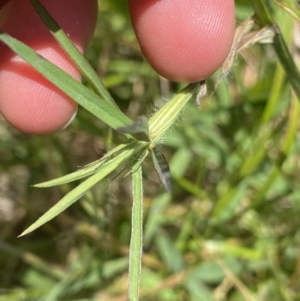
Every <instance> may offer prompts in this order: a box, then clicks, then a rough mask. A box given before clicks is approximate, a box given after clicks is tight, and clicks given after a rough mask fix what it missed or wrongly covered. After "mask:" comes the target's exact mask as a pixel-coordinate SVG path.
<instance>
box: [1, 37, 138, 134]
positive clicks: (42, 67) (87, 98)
mask: <svg viewBox="0 0 300 301" xmlns="http://www.w3.org/2000/svg"><path fill="white" fill-rule="evenodd" d="M0 41H2V42H3V43H5V44H6V45H7V46H8V47H10V48H11V49H12V50H13V51H14V52H15V53H17V54H18V55H19V56H20V57H21V58H23V59H24V60H25V61H26V62H27V63H29V64H30V65H31V66H32V67H33V68H34V69H36V70H37V71H38V72H40V73H41V74H42V75H43V76H44V77H45V78H47V79H48V80H49V81H50V82H51V83H53V84H54V85H55V86H56V87H58V88H59V89H60V90H62V91H63V92H64V93H65V94H67V95H68V96H69V97H71V98H72V99H73V100H74V101H76V102H77V103H78V104H80V105H81V106H82V107H84V108H85V109H86V110H88V111H89V112H90V113H92V114H93V115H95V116H96V117H98V118H99V119H100V120H102V121H103V122H104V123H106V124H107V125H109V126H110V127H112V128H113V129H117V128H120V127H124V126H126V125H129V124H131V123H132V120H130V118H128V117H127V116H126V115H124V114H123V113H122V112H121V111H120V110H118V109H117V108H116V107H115V106H114V105H113V104H112V103H111V102H108V101H103V99H101V98H100V97H99V96H98V95H97V94H95V93H94V92H92V91H91V90H89V89H88V88H87V87H85V86H84V85H82V84H81V83H80V82H78V81H77V80H75V79H74V78H73V77H72V76H70V75H69V74H68V73H66V72H65V71H63V70H62V69H60V68H59V67H57V66H56V65H54V64H52V63H51V62H49V61H48V60H47V59H45V58H43V57H42V56H41V55H39V54H38V53H36V52H35V51H34V50H32V49H31V48H29V47H28V46H26V45H25V44H23V43H22V42H20V41H18V40H17V39H15V38H13V37H11V36H9V35H8V34H5V33H1V32H0Z"/></svg>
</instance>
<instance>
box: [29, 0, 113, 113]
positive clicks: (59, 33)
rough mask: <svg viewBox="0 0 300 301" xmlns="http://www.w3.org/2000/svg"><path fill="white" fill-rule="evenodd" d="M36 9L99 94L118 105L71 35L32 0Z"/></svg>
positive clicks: (39, 4)
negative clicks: (70, 37)
mask: <svg viewBox="0 0 300 301" xmlns="http://www.w3.org/2000/svg"><path fill="white" fill-rule="evenodd" d="M30 2H31V4H32V6H33V7H34V9H35V11H36V12H37V14H38V15H39V17H40V18H41V19H42V21H43V22H44V24H45V25H46V26H47V28H48V29H49V31H50V32H51V34H52V35H53V36H54V38H55V39H56V41H57V42H58V43H59V44H60V46H61V47H62V48H63V49H64V50H65V52H66V54H67V55H69V57H70V58H71V59H72V61H73V62H74V63H75V64H76V66H77V67H78V68H79V70H80V71H81V73H82V75H84V77H85V78H86V79H87V80H88V81H89V83H90V84H91V85H92V86H93V87H94V89H95V91H97V94H99V95H101V96H102V97H103V98H104V100H106V101H110V102H112V103H113V104H114V105H115V106H116V107H117V105H116V104H115V102H114V100H113V99H112V97H111V96H110V94H109V92H108V90H107V89H106V88H105V87H104V85H103V83H102V82H101V79H100V78H99V76H98V74H97V72H95V70H94V69H93V68H92V67H91V65H90V64H89V62H88V61H87V60H86V58H85V57H84V56H83V55H82V54H81V52H80V51H79V50H78V49H77V47H76V46H75V45H74V44H73V42H72V41H71V40H70V39H69V37H68V36H67V35H66V34H65V33H64V31H63V30H62V29H61V28H60V27H59V25H58V24H57V22H56V21H55V20H54V19H53V18H52V16H51V15H50V14H49V13H48V11H47V10H46V9H45V7H44V6H43V5H42V4H41V3H40V2H39V1H38V0H30Z"/></svg>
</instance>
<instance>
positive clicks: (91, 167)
mask: <svg viewBox="0 0 300 301" xmlns="http://www.w3.org/2000/svg"><path fill="white" fill-rule="evenodd" d="M125 147H128V145H125V144H121V145H119V146H117V147H116V148H114V149H113V150H112V151H110V152H109V153H107V154H106V155H105V156H103V157H102V158H101V159H99V160H96V161H94V162H92V163H89V164H87V165H86V166H84V167H83V168H81V169H79V170H77V171H75V172H72V173H70V174H67V175H65V176H62V177H59V178H56V179H53V180H50V181H47V182H43V183H39V184H35V185H33V186H34V187H38V188H46V187H52V186H57V185H63V184H66V183H70V182H74V181H77V180H80V179H82V178H86V177H88V176H90V175H93V174H95V173H96V172H97V171H98V170H99V169H100V168H101V167H102V165H104V164H105V163H106V162H107V161H108V160H109V159H110V157H112V156H115V155H116V154H117V153H118V152H120V151H122V150H123V149H124V148H125Z"/></svg>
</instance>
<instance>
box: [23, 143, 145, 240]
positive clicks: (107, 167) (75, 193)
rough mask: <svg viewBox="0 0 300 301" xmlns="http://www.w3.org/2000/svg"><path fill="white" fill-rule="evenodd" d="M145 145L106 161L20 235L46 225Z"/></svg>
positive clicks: (139, 151)
mask: <svg viewBox="0 0 300 301" xmlns="http://www.w3.org/2000/svg"><path fill="white" fill-rule="evenodd" d="M144 148H145V146H144V145H143V144H139V146H138V147H137V148H130V149H127V150H125V151H124V152H122V153H121V154H119V155H118V156H116V157H113V158H112V159H110V160H109V161H108V162H106V163H105V164H104V165H103V166H101V168H100V169H99V170H98V172H97V173H96V174H95V175H93V176H91V177H90V178H88V179H87V180H85V181H84V182H82V183H81V184H79V185H78V186H77V187H76V188H74V189H73V190H72V191H70V192H69V193H68V194H66V195H65V196H64V197H63V198H62V199H61V200H60V201H59V202H58V203H57V204H56V205H54V206H53V207H52V208H51V209H49V210H48V211H47V212H46V213H45V214H44V215H42V216H41V217H40V218H39V219H38V220H37V221H36V222H35V223H34V224H32V225H31V226H30V227H29V228H27V229H26V230H25V231H24V232H23V233H22V234H21V235H20V236H24V235H26V234H28V233H30V232H32V231H34V230H36V229H37V228H39V227H40V226H42V225H44V224H45V223H47V222H48V221H50V220H51V219H53V218H54V217H56V216H57V215H58V214H60V213H61V212H63V211H64V210H65V209H67V208H68V207H69V206H71V205H72V204H73V203H75V202H76V201H77V200H78V199H80V198H81V197H82V196H83V195H84V194H85V193H86V192H87V191H88V190H89V189H91V188H92V187H93V186H94V185H96V184H97V183H98V182H100V181H101V180H103V179H104V178H105V177H106V176H108V175H109V174H110V173H112V172H113V171H114V170H116V169H117V168H118V167H119V166H120V165H121V164H123V163H125V162H127V161H128V160H129V159H130V158H131V157H133V156H139V155H140V154H141V152H142V151H143V150H144Z"/></svg>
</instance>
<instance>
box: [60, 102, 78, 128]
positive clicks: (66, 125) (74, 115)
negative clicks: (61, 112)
mask: <svg viewBox="0 0 300 301" xmlns="http://www.w3.org/2000/svg"><path fill="white" fill-rule="evenodd" d="M77 111H78V107H77V108H76V110H75V112H74V114H73V115H72V117H71V118H70V119H69V121H68V122H67V123H66V124H65V125H64V126H63V127H62V128H61V129H60V131H63V130H64V129H66V128H67V127H68V126H69V124H70V123H71V122H72V121H73V119H74V118H75V117H76V115H77Z"/></svg>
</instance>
